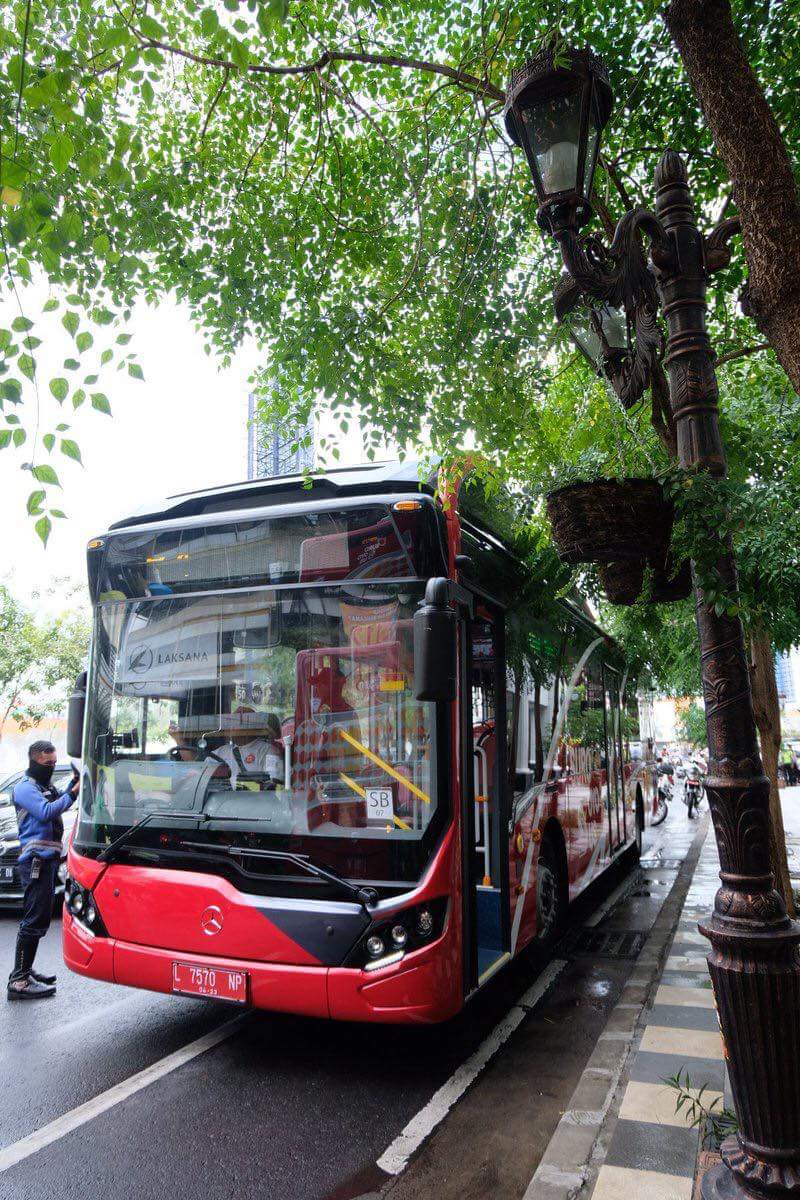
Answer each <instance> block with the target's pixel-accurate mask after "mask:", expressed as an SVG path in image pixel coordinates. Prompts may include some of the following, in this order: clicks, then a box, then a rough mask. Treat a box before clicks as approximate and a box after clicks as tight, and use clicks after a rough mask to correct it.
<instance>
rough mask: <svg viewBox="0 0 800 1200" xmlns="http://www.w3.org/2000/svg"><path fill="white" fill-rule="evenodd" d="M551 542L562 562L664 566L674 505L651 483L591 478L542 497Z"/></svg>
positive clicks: (656, 485) (654, 482) (647, 481)
mask: <svg viewBox="0 0 800 1200" xmlns="http://www.w3.org/2000/svg"><path fill="white" fill-rule="evenodd" d="M547 514H548V516H549V518H550V524H551V526H552V529H553V540H554V542H555V544H556V548H557V550H558V553H559V556H560V558H561V559H562V561H563V562H566V563H570V564H571V565H575V564H577V563H615V564H617V563H620V562H625V561H633V562H643V561H644V560H645V559H649V560H650V561H651V562H663V561H664V560H665V558H666V555H667V550H668V549H669V541H670V535H671V533H672V521H673V515H674V514H673V507H672V503H671V501H669V500H667V499H666V497H665V496H664V493H663V490H662V488H661V484H660V483H658V481H657V480H655V479H633V478H632V479H593V480H590V481H587V482H581V483H570V484H568V485H567V486H566V487H562V488H558V489H556V491H553V492H550V493H549V495H548V496H547Z"/></svg>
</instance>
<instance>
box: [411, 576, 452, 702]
mask: <svg viewBox="0 0 800 1200" xmlns="http://www.w3.org/2000/svg"><path fill="white" fill-rule="evenodd" d="M457 628H458V626H457V620H456V613H455V609H454V608H452V607H451V605H450V581H449V580H448V579H444V578H439V579H429V580H428V586H427V587H426V588H425V601H424V603H423V604H421V605H420V606H419V608H418V609H417V611H416V612H415V613H414V697H415V699H417V700H440V701H445V700H455V698H456V631H457Z"/></svg>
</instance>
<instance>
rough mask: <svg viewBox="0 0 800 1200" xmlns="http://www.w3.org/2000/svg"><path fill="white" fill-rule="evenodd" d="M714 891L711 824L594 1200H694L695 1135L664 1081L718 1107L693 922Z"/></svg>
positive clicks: (713, 1048)
mask: <svg viewBox="0 0 800 1200" xmlns="http://www.w3.org/2000/svg"><path fill="white" fill-rule="evenodd" d="M718 887H719V858H718V857H717V847H716V843H715V841H714V837H713V832H712V830H711V826H710V824H709V826H708V830H707V832H706V836H705V841H704V843H703V848H702V850H701V853H700V858H699V860H698V863H697V868H696V870H695V873H694V877H693V879H692V882H691V886H690V888H689V891H688V894H687V896H686V900H685V902H684V905H683V911H682V913H681V916H680V920H679V921H678V925H677V928H676V930H675V936H674V940H673V942H672V945H671V947H670V950H669V955H668V957H667V959H666V961H665V963H664V970H663V972H662V974H661V978H660V981H659V983H658V986H657V988H656V990H655V994H654V996H653V1002H652V1007H649V1008H647V1009H645V1011H644V1012H643V1013H642V1017H641V1033H640V1036H639V1037H638V1039H637V1042H636V1043H635V1044H634V1050H633V1054H632V1057H631V1059H630V1060H629V1066H628V1082H627V1084H626V1086H625V1090H624V1092H623V1093H622V1099H621V1103H620V1107H619V1114H618V1118H617V1122H616V1126H615V1128H614V1132H613V1135H612V1138H611V1144H610V1146H609V1148H608V1152H607V1154H606V1158H605V1162H604V1163H603V1165H602V1166H601V1167H600V1170H599V1172H598V1175H597V1182H596V1183H595V1186H594V1190H593V1191H592V1192H591V1193H587V1195H589V1194H591V1196H592V1197H593V1200H612V1198H613V1200H627V1198H628V1197H631V1200H633V1198H634V1197H635V1198H636V1200H639V1198H640V1197H641V1196H642V1195H646V1196H647V1197H648V1200H691V1195H692V1186H693V1180H694V1173H695V1163H696V1159H697V1152H698V1142H699V1137H700V1133H699V1130H698V1129H696V1128H695V1129H693V1128H691V1127H690V1126H689V1125H687V1123H686V1117H685V1115H684V1112H685V1108H684V1110H683V1111H682V1112H676V1109H675V1101H676V1093H675V1091H674V1090H673V1089H672V1088H670V1087H667V1086H666V1085H665V1083H664V1080H665V1079H667V1078H669V1077H671V1076H674V1075H675V1074H676V1073H677V1072H678V1071H681V1072H682V1074H683V1076H684V1077H685V1076H686V1075H687V1074H688V1075H689V1077H690V1080H691V1088H692V1090H696V1089H699V1088H700V1087H702V1086H705V1087H706V1092H705V1094H704V1103H706V1104H711V1103H712V1102H713V1100H714V1099H716V1098H719V1099H720V1101H721V1098H722V1094H723V1092H724V1088H725V1061H724V1057H723V1050H722V1038H721V1037H720V1033H719V1025H718V1023H717V1014H716V1012H715V1010H714V997H713V995H712V992H711V981H710V979H709V976H708V968H707V966H706V954H707V953H708V943H707V941H706V939H705V938H704V937H703V936H702V935H701V934H700V933H698V932H697V922H698V920H699V919H700V917H701V916H705V915H707V914H708V912H709V911H710V910H711V908H712V906H713V903H714V895H715V893H716V891H717V888H718Z"/></svg>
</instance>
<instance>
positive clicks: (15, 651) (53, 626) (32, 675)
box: [0, 584, 90, 730]
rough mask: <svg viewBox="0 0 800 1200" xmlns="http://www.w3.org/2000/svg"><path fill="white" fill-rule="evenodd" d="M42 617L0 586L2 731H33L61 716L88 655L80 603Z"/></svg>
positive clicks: (86, 623) (85, 620)
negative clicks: (46, 720) (49, 718)
mask: <svg viewBox="0 0 800 1200" xmlns="http://www.w3.org/2000/svg"><path fill="white" fill-rule="evenodd" d="M72 599H73V604H72V606H71V607H67V608H65V609H64V611H63V612H62V613H60V614H58V615H57V616H55V617H49V618H47V617H42V616H41V614H40V613H37V612H35V611H34V610H33V609H32V608H31V607H29V606H28V605H25V604H22V603H21V602H20V601H19V600H17V599H16V598H15V597H14V596H13V595H12V594H11V592H10V590H9V589H8V587H7V586H6V585H5V584H0V730H2V727H3V726H4V724H5V722H6V721H8V720H9V719H10V720H12V721H14V723H15V724H16V725H17V727H18V728H20V729H29V728H30V727H31V726H32V725H37V724H39V722H40V721H41V720H42V719H43V718H44V717H45V716H47V715H48V714H50V713H57V712H59V711H60V710H61V709H62V708H63V706H64V703H65V701H66V699H67V695H68V693H69V691H70V689H71V688H72V686H73V685H74V683H75V678H76V676H77V675H78V673H79V672H80V670H81V669H82V667H83V665H84V661H85V659H86V655H87V654H88V651H89V630H90V621H89V617H88V614H87V613H86V612H85V611H83V610H82V609H81V607H80V606H79V604H78V602H77V599H76V598H75V597H72Z"/></svg>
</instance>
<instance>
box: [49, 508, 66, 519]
mask: <svg viewBox="0 0 800 1200" xmlns="http://www.w3.org/2000/svg"><path fill="white" fill-rule="evenodd" d="M66 515H67V514H66V513H65V512H64V510H63V509H61V508H51V509H50V516H51V517H61V518H62V519H63V518H64V517H66Z"/></svg>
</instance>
